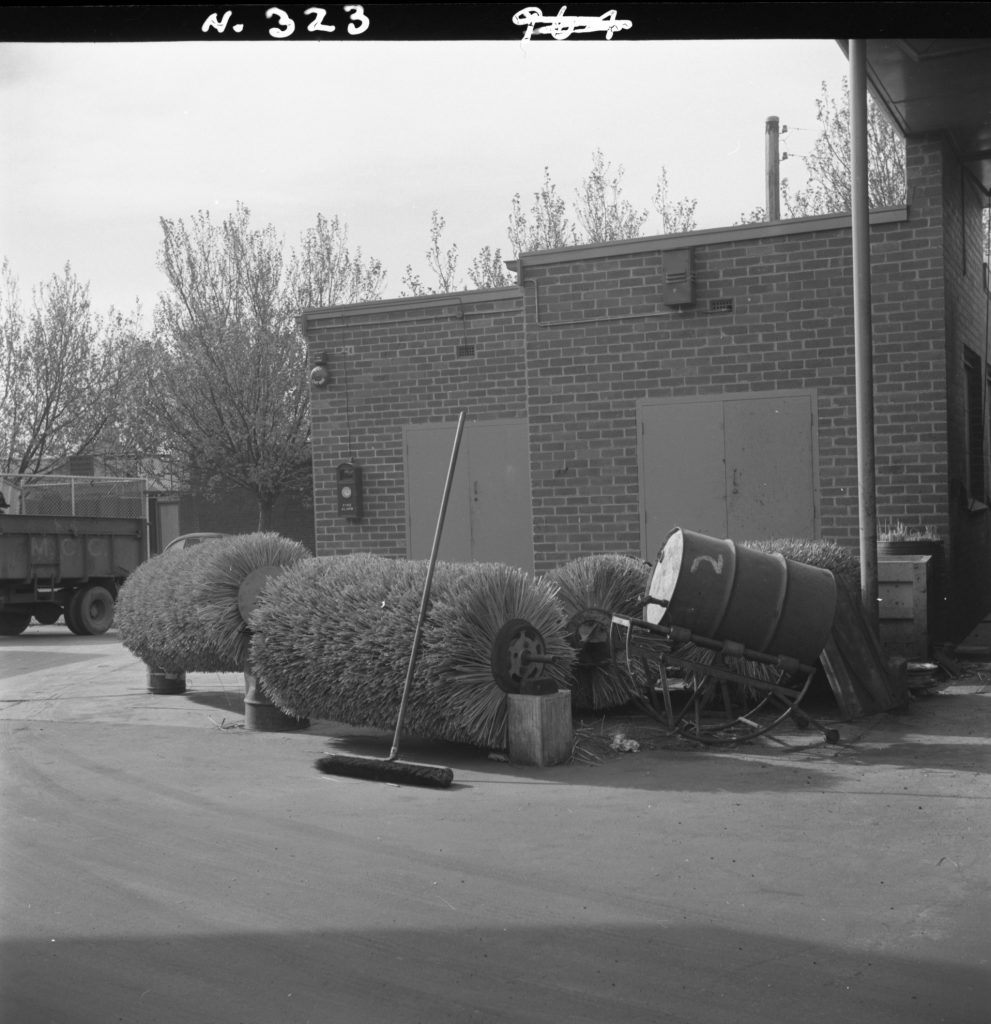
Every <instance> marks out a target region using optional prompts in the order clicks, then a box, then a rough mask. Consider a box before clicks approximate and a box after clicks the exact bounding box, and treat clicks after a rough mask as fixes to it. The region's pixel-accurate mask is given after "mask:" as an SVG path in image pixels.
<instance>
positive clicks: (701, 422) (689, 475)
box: [639, 400, 726, 561]
mask: <svg viewBox="0 0 991 1024" xmlns="http://www.w3.org/2000/svg"><path fill="white" fill-rule="evenodd" d="M639 441H640V504H641V523H640V537H641V539H642V542H643V544H644V550H643V556H644V558H646V559H649V560H651V561H653V559H655V558H656V557H657V552H658V551H660V549H661V548H662V547H663V545H664V540H665V538H666V537H667V535H668V534H669V533H670V532H671V531H672V530H673V529H674V528H675V527H676V526H682V527H684V528H686V529H689V530H694V531H695V532H696V533H705V534H708V535H709V536H713V537H725V536H726V466H725V452H724V439H723V409H722V403H721V402H713V401H711V400H704V401H691V402H680V401H672V402H643V403H641V407H640V431H639Z"/></svg>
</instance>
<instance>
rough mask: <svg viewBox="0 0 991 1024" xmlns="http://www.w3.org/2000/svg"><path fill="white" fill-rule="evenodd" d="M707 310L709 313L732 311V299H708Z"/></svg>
mask: <svg viewBox="0 0 991 1024" xmlns="http://www.w3.org/2000/svg"><path fill="white" fill-rule="evenodd" d="M709 312H710V313H732V312H733V300H732V299H709Z"/></svg>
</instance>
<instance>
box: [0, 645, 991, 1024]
mask: <svg viewBox="0 0 991 1024" xmlns="http://www.w3.org/2000/svg"><path fill="white" fill-rule="evenodd" d="M989 678H991V675H989V674H986V673H985V671H984V666H976V667H975V668H974V671H973V673H972V674H971V675H969V676H968V677H966V678H965V679H961V680H959V681H957V682H956V683H955V684H954V685H953V686H945V687H943V688H942V689H941V691H940V692H934V693H932V694H930V695H928V696H925V697H922V698H920V699H918V700H916V701H914V702H913V704H912V706H911V708H910V710H909V711H908V712H907V713H905V714H899V715H879V716H874V717H872V718H870V719H865V720H863V721H859V722H856V723H843V724H841V726H840V729H841V733H842V735H843V742H842V743H841V744H840V745H839V746H836V747H833V746H827V745H826V744H825V743H823V742H822V741H821V739H819V738H818V737H817V735H816V734H810V733H798V732H790V731H788V730H785V731H784V732H783V733H781V734H780V735H779V734H777V733H775V734H773V735H774V736H775V737H777V738H774V739H767V740H765V741H763V742H761V743H758V744H753V745H752V746H750V747H745V748H740V749H737V750H730V751H721V752H709V751H698V750H693V749H685V748H684V747H683V746H682V745H680V744H679V743H677V742H676V741H673V740H670V739H669V738H665V737H663V736H661V735H660V734H659V732H658V731H657V730H652V729H651V728H650V727H649V726H647V725H646V724H644V725H643V727H642V728H641V729H640V731H639V732H637V731H636V729H637V726H636V724H635V723H633V724H632V729H631V723H630V722H629V721H623V720H618V719H617V720H615V721H613V720H610V719H605V720H602V721H601V722H600V723H599V724H598V725H597V726H596V729H598V732H599V733H600V734H601V735H602V736H605V737H606V738H607V737H608V734H609V733H610V731H612V730H615V729H619V728H623V729H624V730H625V731H627V733H628V734H631V735H637V736H639V738H640V739H641V741H642V742H641V749H640V751H639V752H637V753H627V754H622V755H611V754H608V753H606V752H605V747H604V745H603V744H602V743H598V742H597V735H596V732H595V729H592V728H591V727H590V729H589V731H588V734H587V749H588V750H589V751H590V752H593V753H595V754H597V755H598V756H600V757H601V758H602V759H601V760H600V761H599V762H598V763H595V764H588V763H577V762H576V763H573V764H570V765H560V766H556V767H553V768H548V769H534V768H521V767H519V766H514V765H509V764H505V763H500V762H496V761H492V760H489V759H488V758H487V756H486V754H485V752H483V751H477V750H473V749H470V748H464V747H456V746H452V745H447V744H423V743H415V742H408V743H406V744H404V747H403V751H402V756H403V757H404V758H407V759H409V760H422V761H428V762H430V763H442V764H449V765H450V766H451V767H452V768H453V769H454V773H455V784H454V786H452V788H451V789H449V790H441V791H438V790H422V789H415V788H410V787H398V786H394V785H388V784H383V783H373V782H362V781H358V780H350V779H344V778H338V777H333V776H325V775H322V774H320V773H318V772H317V771H315V770H314V769H313V767H312V762H313V760H314V759H315V758H316V757H317V756H319V755H320V754H323V753H326V752H327V750H328V749H331V748H333V749H347V750H349V751H352V752H359V753H375V754H385V753H386V752H387V750H388V737H386V736H384V735H383V734H381V733H375V732H373V731H369V730H351V729H346V728H344V727H340V726H337V725H334V724H333V723H326V722H317V723H314V724H313V725H312V726H311V728H309V729H307V730H303V731H300V732H294V733H284V734H277V733H257V732H251V731H248V730H245V729H244V728H243V682H242V679H241V677H240V676H238V675H235V674H214V675H208V674H191V675H190V676H189V678H188V682H189V690H188V692H187V693H186V694H185V695H181V696H174V697H172V696H156V695H152V694H150V693H148V692H147V683H146V677H145V674H144V669H143V666H141V664H140V663H139V662H137V661H136V660H135V659H134V658H133V657H132V656H131V655H130V654H129V653H128V652H127V651H125V650H124V649H123V648H122V647H121V646H120V643H119V640H118V638H117V637H116V635H115V634H114V633H113V632H111V633H110V634H107V635H106V636H104V637H73V636H72V635H71V634H69V633H68V631H66V630H64V628H63V627H60V626H52V627H31V628H30V629H29V630H28V632H27V633H26V634H25V635H24V636H22V637H17V638H3V639H0V680H2V681H0V701H2V703H0V741H2V758H3V782H2V791H0V792H2V814H3V828H2V830H0V852H2V858H0V884H2V888H0V911H2V914H0V921H2V946H0V1019H3V1020H4V1021H7V1020H10V1021H16V1022H18V1024H21V1022H23V1024H35V1022H38V1024H41V1022H49V1021H56V1022H59V1024H62V1022H65V1024H106V1022H127V1024H152V1022H159V1021H160V1022H162V1024H175V1022H183V1021H190V1022H194V1021H195V1022H204V1024H207V1022H209V1024H227V1022H232V1024H233V1022H241V1024H274V1022H289V1024H292V1022H305V1021H314V1022H316V1021H320V1022H328V1021H329V1022H334V1024H351V1022H354V1024H365V1022H376V1021H383V1022H385V1021H389V1022H415V1021H423V1022H428V1021H429V1022H435V1021H451V1022H462V1021H490V1022H543V1021H546V1022H555V1024H559V1022H564V1021H569V1022H571V1021H576V1022H577V1021H587V1022H597V1024H603V1022H614V1021H615V1022H617V1024H618V1022H624V1024H625V1022H638V1021H644V1022H646V1021H651V1022H655V1021H656V1022H667V1021H671V1022H693V1024H694V1022H699V1024H701V1022H703V1021H704V1022H707V1024H710V1022H721V1021H725V1022H727V1024H729V1022H733V1024H740V1022H744V1024H745V1022H751V1021H753V1022H755V1024H756V1022H757V1021H760V1022H767V1021H788V1020H795V1019H801V1020H802V1021H803V1022H812V1024H816V1022H820V1021H821V1022H825V1021H830V1022H835V1021H836V1020H843V1021H844V1022H850V1024H857V1022H864V1024H868V1022H870V1024H884V1022H891V1024H911V1022H918V1024H923V1022H925V1024H934V1022H939V1021H945V1022H947V1024H979V1022H980V1024H983V1022H984V1021H986V1020H987V1008H988V1007H989V1006H991V968H989V953H988V950H989V945H991V924H989V922H991V906H989V902H991V901H989V892H991V862H989V859H988V856H987V850H988V849H989V839H991V814H989V811H991V782H989V778H991V776H989V773H991V686H989V684H988V680H989Z"/></svg>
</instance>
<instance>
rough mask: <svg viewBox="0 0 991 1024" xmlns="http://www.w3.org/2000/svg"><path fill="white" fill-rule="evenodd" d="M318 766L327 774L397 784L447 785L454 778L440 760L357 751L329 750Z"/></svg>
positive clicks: (318, 760)
mask: <svg viewBox="0 0 991 1024" xmlns="http://www.w3.org/2000/svg"><path fill="white" fill-rule="evenodd" d="M315 767H316V768H317V769H318V770H319V771H321V772H323V773H324V774H325V775H344V776H347V777H348V778H352V779H370V780H371V781H373V782H394V783H395V784H396V785H397V786H432V787H434V788H435V789H446V788H447V787H448V786H450V784H451V783H452V782H453V781H454V772H452V771H451V769H450V768H445V767H444V766H443V765H439V764H414V763H413V762H412V761H397V760H393V759H386V758H381V757H361V756H360V755H358V754H327V755H326V756H325V757H320V758H317V760H316V762H315Z"/></svg>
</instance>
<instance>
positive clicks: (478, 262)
mask: <svg viewBox="0 0 991 1024" xmlns="http://www.w3.org/2000/svg"><path fill="white" fill-rule="evenodd" d="M468 277H469V279H470V280H471V283H472V284H473V285H474V286H475V287H476V288H505V287H506V286H507V285H511V284H515V283H516V277H515V275H513V274H511V273H510V272H509V271H508V270H507V269H506V262H505V260H504V259H503V256H502V250H501V249H492V248H491V247H490V246H488V245H486V246H483V247H482V249H481V251H480V252H479V254H478V255H477V256H476V257H475V258H474V259H473V260H472V261H471V266H470V267H469V268H468Z"/></svg>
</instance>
